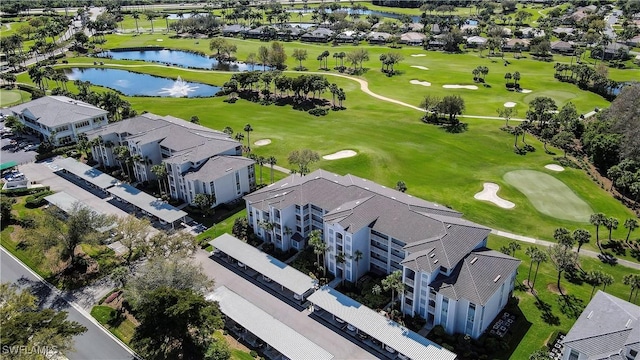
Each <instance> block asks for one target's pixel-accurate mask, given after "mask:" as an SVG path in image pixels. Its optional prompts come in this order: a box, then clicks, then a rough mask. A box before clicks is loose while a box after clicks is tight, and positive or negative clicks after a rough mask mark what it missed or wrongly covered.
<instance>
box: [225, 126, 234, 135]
mask: <svg viewBox="0 0 640 360" xmlns="http://www.w3.org/2000/svg"><path fill="white" fill-rule="evenodd" d="M222 132H223V133H225V134H227V135H229V136H231V135H233V128H231V126H226V127H225V128H224V130H222Z"/></svg>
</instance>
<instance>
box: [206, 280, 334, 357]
mask: <svg viewBox="0 0 640 360" xmlns="http://www.w3.org/2000/svg"><path fill="white" fill-rule="evenodd" d="M207 299H208V300H215V301H218V303H219V304H220V310H221V311H222V312H223V313H224V314H225V315H226V316H228V317H230V318H231V319H232V320H233V321H235V322H237V323H238V324H240V325H241V326H242V327H244V328H245V329H247V330H248V331H250V332H251V333H252V334H254V335H255V336H257V337H258V338H260V339H262V340H263V341H264V342H266V343H267V344H269V345H270V346H272V347H273V348H274V349H276V350H278V351H279V352H280V353H281V354H282V355H284V356H286V357H287V358H289V359H296V360H306V359H308V360H325V359H326V360H329V359H333V355H332V354H330V353H329V352H328V351H326V350H325V349H323V348H321V347H320V346H318V345H317V344H315V343H314V342H312V341H311V340H309V339H307V338H306V337H304V336H303V335H301V334H300V333H298V332H297V331H295V330H293V329H292V328H290V327H288V326H287V325H285V324H283V323H281V322H280V321H279V320H278V319H276V318H274V317H273V316H271V315H270V314H268V313H267V312H266V311H264V310H262V309H260V308H259V307H257V306H256V305H254V304H253V303H251V302H249V301H248V300H247V299H245V298H243V297H242V296H240V295H238V294H236V293H234V292H233V291H231V290H229V289H228V288H226V287H224V286H221V287H219V288H217V289H216V290H215V291H214V292H213V293H211V294H209V295H207Z"/></svg>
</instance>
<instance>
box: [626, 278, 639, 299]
mask: <svg viewBox="0 0 640 360" xmlns="http://www.w3.org/2000/svg"><path fill="white" fill-rule="evenodd" d="M622 283H623V284H625V285H629V286H630V287H631V291H630V292H629V301H631V296H633V292H634V291H635V292H636V299H637V298H638V289H640V275H638V274H627V275H625V276H624V277H623V278H622ZM634 302H635V300H634Z"/></svg>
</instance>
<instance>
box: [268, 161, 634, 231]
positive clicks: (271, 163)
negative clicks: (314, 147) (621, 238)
mask: <svg viewBox="0 0 640 360" xmlns="http://www.w3.org/2000/svg"><path fill="white" fill-rule="evenodd" d="M277 162H278V160H277V159H276V158H275V157H274V156H269V158H268V159H267V163H268V164H269V166H271V183H272V184H273V166H274V165H275V164H276V163H277ZM627 238H628V237H627Z"/></svg>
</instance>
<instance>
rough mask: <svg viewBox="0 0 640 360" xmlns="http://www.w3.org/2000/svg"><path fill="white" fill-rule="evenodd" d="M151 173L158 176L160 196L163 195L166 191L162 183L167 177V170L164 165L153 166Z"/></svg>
mask: <svg viewBox="0 0 640 360" xmlns="http://www.w3.org/2000/svg"><path fill="white" fill-rule="evenodd" d="M151 172H152V173H153V175H155V176H156V179H157V180H158V189H159V191H160V194H162V192H163V190H164V189H163V186H162V183H163V179H164V178H165V177H166V176H167V168H166V167H164V165H162V164H158V165H153V166H152V167H151Z"/></svg>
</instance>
